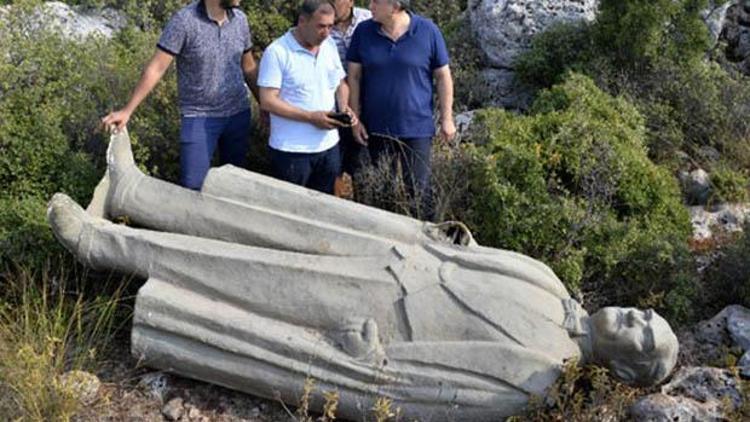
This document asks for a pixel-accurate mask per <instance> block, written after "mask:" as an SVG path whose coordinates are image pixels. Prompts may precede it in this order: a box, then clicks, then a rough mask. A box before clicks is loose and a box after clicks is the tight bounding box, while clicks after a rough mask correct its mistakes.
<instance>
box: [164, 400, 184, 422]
mask: <svg viewBox="0 0 750 422" xmlns="http://www.w3.org/2000/svg"><path fill="white" fill-rule="evenodd" d="M183 413H185V408H184V407H183V405H182V398H180V397H176V398H173V399H172V400H170V401H169V402H168V403H167V404H165V405H164V407H162V409H161V414H162V415H164V417H165V418H166V419H167V420H168V421H176V420H178V419H180V418H181V417H182V414H183Z"/></svg>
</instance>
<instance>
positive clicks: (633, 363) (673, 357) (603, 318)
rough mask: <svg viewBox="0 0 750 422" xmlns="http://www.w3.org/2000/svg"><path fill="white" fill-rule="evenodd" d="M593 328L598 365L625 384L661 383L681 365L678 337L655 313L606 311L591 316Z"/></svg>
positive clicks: (611, 309)
mask: <svg viewBox="0 0 750 422" xmlns="http://www.w3.org/2000/svg"><path fill="white" fill-rule="evenodd" d="M589 325H590V328H591V349H592V354H593V359H594V361H595V362H597V363H599V364H601V365H604V366H606V367H607V368H609V370H610V371H611V372H612V374H613V375H614V376H615V377H617V378H618V379H620V380H621V381H624V382H626V383H629V384H637V385H652V384H656V383H659V382H660V381H662V380H664V378H666V377H667V375H669V373H670V372H671V371H672V368H674V365H675V363H676V362H677V352H678V349H679V343H678V342H677V336H675V334H674V332H673V331H672V328H671V327H670V326H669V323H668V322H667V321H666V320H664V318H662V317H661V316H659V315H658V314H657V313H656V312H654V311H653V310H652V309H648V310H646V311H642V310H640V309H636V308H618V307H606V308H602V309H600V310H599V311H597V312H596V313H595V314H593V315H592V316H591V319H590V320H589Z"/></svg>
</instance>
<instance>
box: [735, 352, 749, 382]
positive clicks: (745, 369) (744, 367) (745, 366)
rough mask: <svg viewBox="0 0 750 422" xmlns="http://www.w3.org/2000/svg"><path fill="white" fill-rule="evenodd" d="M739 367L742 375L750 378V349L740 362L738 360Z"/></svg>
mask: <svg viewBox="0 0 750 422" xmlns="http://www.w3.org/2000/svg"><path fill="white" fill-rule="evenodd" d="M737 367H738V368H739V369H740V375H742V376H743V377H744V378H750V351H747V352H745V354H744V355H742V357H741V358H740V360H739V362H737Z"/></svg>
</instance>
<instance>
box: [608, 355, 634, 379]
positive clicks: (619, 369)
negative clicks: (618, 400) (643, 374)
mask: <svg viewBox="0 0 750 422" xmlns="http://www.w3.org/2000/svg"><path fill="white" fill-rule="evenodd" d="M609 370H610V371H612V375H614V376H615V377H616V378H617V379H618V380H620V381H622V382H625V383H632V382H634V381H635V371H633V368H631V367H629V366H628V365H626V364H625V363H624V362H622V361H621V360H618V359H612V360H611V361H610V362H609Z"/></svg>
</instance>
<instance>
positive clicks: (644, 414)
mask: <svg viewBox="0 0 750 422" xmlns="http://www.w3.org/2000/svg"><path fill="white" fill-rule="evenodd" d="M740 406H742V388H741V386H740V384H739V382H738V380H737V379H736V378H735V377H734V376H733V375H732V373H731V372H730V371H728V370H726V369H718V368H698V367H687V368H682V369H680V370H679V371H678V372H677V374H675V375H674V377H673V380H672V382H670V383H669V384H667V385H665V386H664V387H662V389H661V393H657V394H651V395H648V396H646V397H643V398H641V399H640V400H638V401H637V402H636V403H635V404H634V405H633V407H632V408H631V415H632V416H633V418H634V419H635V420H639V421H640V420H646V421H665V422H666V421H674V422H683V421H684V422H688V421H713V420H716V421H718V420H725V419H726V415H725V412H727V411H729V412H731V411H734V410H736V409H738V408H739V407H740Z"/></svg>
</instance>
